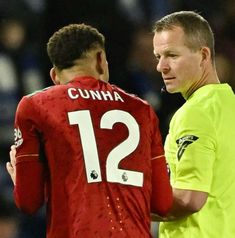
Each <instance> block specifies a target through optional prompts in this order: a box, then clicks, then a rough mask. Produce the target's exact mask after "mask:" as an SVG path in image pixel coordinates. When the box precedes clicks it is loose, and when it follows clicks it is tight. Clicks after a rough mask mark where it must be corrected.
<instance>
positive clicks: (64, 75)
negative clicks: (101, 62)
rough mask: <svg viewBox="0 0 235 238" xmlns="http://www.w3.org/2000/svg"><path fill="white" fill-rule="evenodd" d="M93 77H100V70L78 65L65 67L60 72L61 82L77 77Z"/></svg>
mask: <svg viewBox="0 0 235 238" xmlns="http://www.w3.org/2000/svg"><path fill="white" fill-rule="evenodd" d="M85 76H89V77H93V78H95V79H99V78H100V75H99V74H98V72H96V71H95V70H93V69H92V68H91V67H78V66H74V67H71V68H69V69H64V70H62V71H61V72H60V76H59V77H60V83H61V84H66V83H68V82H69V81H71V80H73V79H74V78H77V77H85Z"/></svg>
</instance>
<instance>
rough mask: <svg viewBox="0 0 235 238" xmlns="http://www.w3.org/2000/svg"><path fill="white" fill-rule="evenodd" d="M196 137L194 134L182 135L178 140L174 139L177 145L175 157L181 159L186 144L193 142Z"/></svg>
mask: <svg viewBox="0 0 235 238" xmlns="http://www.w3.org/2000/svg"><path fill="white" fill-rule="evenodd" d="M197 139H198V137H197V136H194V135H187V136H183V137H181V138H179V139H178V140H176V143H177V145H178V148H179V149H178V152H177V158H178V160H180V159H181V157H182V155H183V153H184V151H185V149H186V148H187V147H188V145H190V144H192V143H193V142H195V141H196V140H197Z"/></svg>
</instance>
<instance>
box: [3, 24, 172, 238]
mask: <svg viewBox="0 0 235 238" xmlns="http://www.w3.org/2000/svg"><path fill="white" fill-rule="evenodd" d="M104 45H105V39H104V36H103V35H102V34H101V33H99V32H98V30H97V29H95V28H93V27H91V26H89V25H85V24H71V25H68V26H65V27H63V28H61V29H60V30H58V31H57V32H55V33H54V34H53V36H52V37H51V38H50V39H49V42H48V44H47V50H48V55H49V58H50V60H51V62H52V64H53V68H52V69H51V71H50V76H51V78H52V80H53V81H54V83H55V84H56V85H55V86H52V87H48V88H46V89H43V90H42V91H38V92H35V93H33V94H31V95H27V96H25V97H23V98H22V100H21V101H20V103H19V105H18V108H17V112H16V119H15V146H13V147H12V151H11V152H10V157H11V161H10V162H8V163H7V169H8V172H9V173H10V175H11V177H12V179H13V182H14V185H15V186H14V197H15V202H16V205H17V206H18V207H19V208H20V209H21V210H22V211H23V212H25V213H29V214H33V213H35V212H36V211H37V210H38V209H39V208H40V207H41V206H42V205H43V204H44V203H45V202H46V203H47V238H75V237H76V238H77V237H82V238H84V237H88V238H92V237H96V238H98V237H102V238H106V237H107V238H109V237H113V238H122V237H128V238H130V237H138V238H140V237H141V238H145V237H146V238H147V237H151V233H150V212H151V211H152V212H154V213H158V214H160V215H163V216H164V214H166V213H167V211H168V209H169V207H170V206H171V202H172V193H171V192H172V191H171V187H170V184H169V180H168V174H167V169H166V162H165V157H164V151H163V146H162V141H161V135H160V131H159V127H158V118H157V117H156V115H155V113H154V111H153V109H152V108H151V107H150V105H149V104H148V103H147V102H145V101H143V100H141V99H140V98H138V97H136V96H134V95H130V94H128V93H126V92H125V91H123V90H122V89H120V88H118V87H116V86H114V85H111V84H109V83H108V79H109V71H108V64H107V60H106V53H105V46H104ZM41 149H42V150H43V151H44V154H45V160H42V157H41V155H39V154H40V151H41Z"/></svg>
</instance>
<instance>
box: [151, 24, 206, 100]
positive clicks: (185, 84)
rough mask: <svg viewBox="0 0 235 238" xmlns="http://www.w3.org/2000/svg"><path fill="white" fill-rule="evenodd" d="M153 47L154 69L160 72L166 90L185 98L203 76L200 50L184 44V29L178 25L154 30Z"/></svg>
mask: <svg viewBox="0 0 235 238" xmlns="http://www.w3.org/2000/svg"><path fill="white" fill-rule="evenodd" d="M153 48H154V54H155V56H156V60H157V65H156V69H157V71H158V72H160V73H161V74H162V78H163V80H164V83H165V85H166V90H167V91H168V92H169V93H176V92H180V93H181V94H182V95H183V96H184V97H186V98H187V97H188V96H189V95H191V93H192V92H193V91H194V88H195V87H196V86H197V84H198V82H200V80H201V78H202V76H203V69H202V67H201V61H202V54H201V51H200V50H198V51H192V50H191V49H189V48H188V47H187V46H186V45H185V35H184V31H183V30H182V29H181V28H180V27H178V26H175V27H173V28H172V29H171V30H163V31H161V32H156V33H155V35H154V38H153Z"/></svg>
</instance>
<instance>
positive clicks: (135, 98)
mask: <svg viewBox="0 0 235 238" xmlns="http://www.w3.org/2000/svg"><path fill="white" fill-rule="evenodd" d="M111 86H112V88H113V89H114V90H115V91H117V92H118V93H120V94H122V96H124V97H125V98H127V99H129V100H133V101H135V102H136V103H139V104H142V105H145V106H147V107H149V106H150V104H149V103H148V102H147V101H146V100H144V99H142V98H140V97H139V96H137V95H136V94H133V93H129V92H127V91H126V90H124V89H122V88H120V87H118V86H116V85H114V84H112V85H111Z"/></svg>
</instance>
